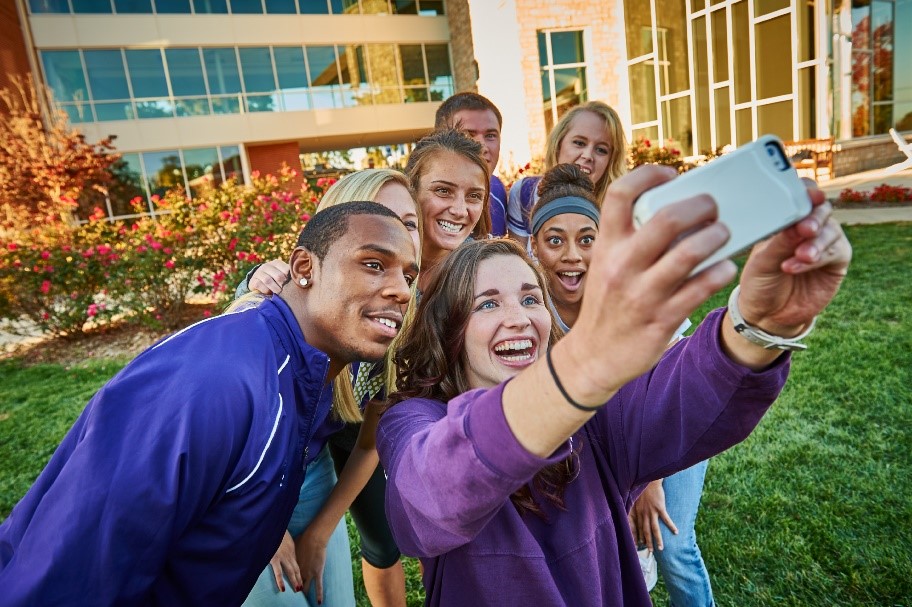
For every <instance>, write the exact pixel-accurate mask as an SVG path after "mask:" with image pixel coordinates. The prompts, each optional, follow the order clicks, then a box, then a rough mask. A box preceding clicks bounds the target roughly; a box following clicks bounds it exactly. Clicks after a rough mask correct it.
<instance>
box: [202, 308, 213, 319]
mask: <svg viewBox="0 0 912 607" xmlns="http://www.w3.org/2000/svg"><path fill="white" fill-rule="evenodd" d="M210 316H212V312H210V311H209V310H203V317H204V318H209V317H210Z"/></svg>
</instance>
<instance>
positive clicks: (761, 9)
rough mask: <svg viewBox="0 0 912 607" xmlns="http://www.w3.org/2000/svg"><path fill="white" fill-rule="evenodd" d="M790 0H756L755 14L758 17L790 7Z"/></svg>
mask: <svg viewBox="0 0 912 607" xmlns="http://www.w3.org/2000/svg"><path fill="white" fill-rule="evenodd" d="M789 3H790V2H789V0H754V14H755V15H757V16H758V17H759V16H760V15H765V14H767V13H772V12H773V11H778V10H782V9H784V8H788V7H789Z"/></svg>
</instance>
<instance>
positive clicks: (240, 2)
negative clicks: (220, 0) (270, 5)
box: [231, 0, 263, 15]
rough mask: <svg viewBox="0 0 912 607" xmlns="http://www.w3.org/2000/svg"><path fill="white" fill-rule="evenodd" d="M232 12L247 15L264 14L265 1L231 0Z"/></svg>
mask: <svg viewBox="0 0 912 607" xmlns="http://www.w3.org/2000/svg"><path fill="white" fill-rule="evenodd" d="M231 12H232V13H235V14H245V15H262V14H263V3H262V2H260V0H231Z"/></svg>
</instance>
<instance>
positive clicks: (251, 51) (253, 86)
mask: <svg viewBox="0 0 912 607" xmlns="http://www.w3.org/2000/svg"><path fill="white" fill-rule="evenodd" d="M238 54H240V56H241V72H242V73H243V74H244V90H245V91H247V92H248V93H265V92H268V91H274V90H275V89H276V83H275V75H274V74H273V73H272V58H271V57H270V56H269V48H268V47H265V46H261V47H253V48H242V49H238Z"/></svg>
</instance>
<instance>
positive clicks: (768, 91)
mask: <svg viewBox="0 0 912 607" xmlns="http://www.w3.org/2000/svg"><path fill="white" fill-rule="evenodd" d="M791 30H792V28H791V23H790V17H789V15H782V16H781V17H776V18H775V19H770V20H769V21H761V22H760V23H758V24H757V26H756V29H755V33H756V41H755V42H756V47H757V50H756V57H757V60H756V64H755V66H756V68H757V99H758V100H759V99H766V98H768V97H777V96H779V95H788V94H790V93H791V92H792V70H791V65H792V31H791ZM765 132H766V131H764V133H765ZM789 139H790V137H789Z"/></svg>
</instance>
